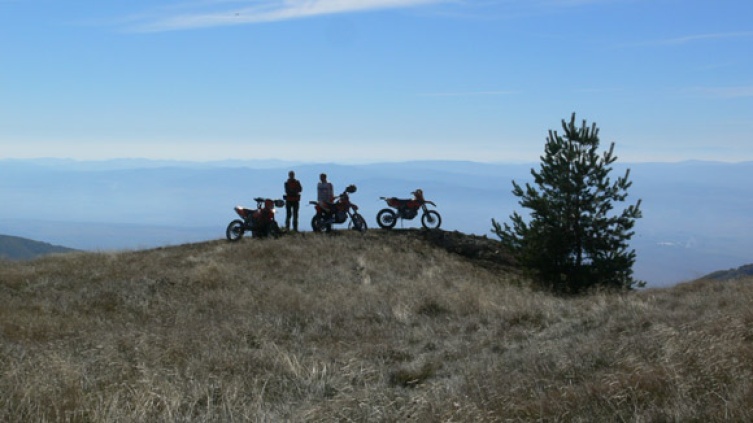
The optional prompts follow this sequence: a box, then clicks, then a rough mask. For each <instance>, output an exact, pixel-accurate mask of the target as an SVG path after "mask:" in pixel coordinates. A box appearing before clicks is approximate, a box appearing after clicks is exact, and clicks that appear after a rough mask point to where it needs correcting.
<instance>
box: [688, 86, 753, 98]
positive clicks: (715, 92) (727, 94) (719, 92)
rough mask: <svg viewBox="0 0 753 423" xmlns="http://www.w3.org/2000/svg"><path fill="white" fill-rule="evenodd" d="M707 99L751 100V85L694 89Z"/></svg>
mask: <svg viewBox="0 0 753 423" xmlns="http://www.w3.org/2000/svg"><path fill="white" fill-rule="evenodd" d="M694 91H695V92H700V93H702V94H704V95H707V96H709V97H716V98H751V97H753V85H742V86H736V87H699V88H695V89H694Z"/></svg>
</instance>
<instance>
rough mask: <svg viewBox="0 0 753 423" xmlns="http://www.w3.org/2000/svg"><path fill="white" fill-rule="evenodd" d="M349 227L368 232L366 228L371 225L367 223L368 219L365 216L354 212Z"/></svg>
mask: <svg viewBox="0 0 753 423" xmlns="http://www.w3.org/2000/svg"><path fill="white" fill-rule="evenodd" d="M348 228H349V229H350V228H352V229H355V230H357V231H358V232H366V230H367V229H369V226H368V225H367V224H366V219H364V218H363V216H361V215H360V214H358V213H354V214H353V217H352V218H351V219H350V224H349V225H348Z"/></svg>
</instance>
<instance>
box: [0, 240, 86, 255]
mask: <svg viewBox="0 0 753 423" xmlns="http://www.w3.org/2000/svg"><path fill="white" fill-rule="evenodd" d="M72 251H76V250H74V249H72V248H67V247H61V246H59V245H52V244H48V243H46V242H39V241H33V240H30V239H26V238H21V237H18V236H10V235H0V258H4V259H10V260H29V259H33V258H37V257H40V256H44V255H47V254H54V253H68V252H72Z"/></svg>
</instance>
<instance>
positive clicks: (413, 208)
mask: <svg viewBox="0 0 753 423" xmlns="http://www.w3.org/2000/svg"><path fill="white" fill-rule="evenodd" d="M411 194H413V198H408V199H401V198H397V197H379V198H380V199H382V200H384V201H386V202H387V205H388V206H390V207H392V208H394V209H397V211H393V210H391V209H382V210H379V213H377V218H376V219H377V224H379V227H380V228H382V229H392V228H394V227H395V224H396V223H397V219H405V220H412V219H413V218H414V217H416V216H417V215H418V210H419V209H420V210H422V211H423V214H422V215H421V225H423V227H424V228H426V229H439V227H440V226H441V225H442V216H440V215H439V213H438V212H437V211H436V210H429V209H428V208H427V207H426V205H427V204H431V205H432V206H434V207H436V206H437V205H436V204H434V202H433V201H428V200H425V199H424V192H423V191H421V190H420V189H417V190H415V191H413V192H412V193H411Z"/></svg>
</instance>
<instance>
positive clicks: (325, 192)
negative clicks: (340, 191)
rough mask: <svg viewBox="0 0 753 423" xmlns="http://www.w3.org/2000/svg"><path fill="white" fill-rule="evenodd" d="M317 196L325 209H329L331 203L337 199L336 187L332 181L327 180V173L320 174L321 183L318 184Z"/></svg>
mask: <svg viewBox="0 0 753 423" xmlns="http://www.w3.org/2000/svg"><path fill="white" fill-rule="evenodd" d="M316 196H317V198H316V199H317V201H319V204H320V205H321V206H322V207H323V208H324V209H325V210H329V204H330V203H332V202H334V201H335V189H334V188H333V187H332V183H330V182H329V181H327V174H326V173H322V174H321V175H319V184H318V185H317V186H316Z"/></svg>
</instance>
